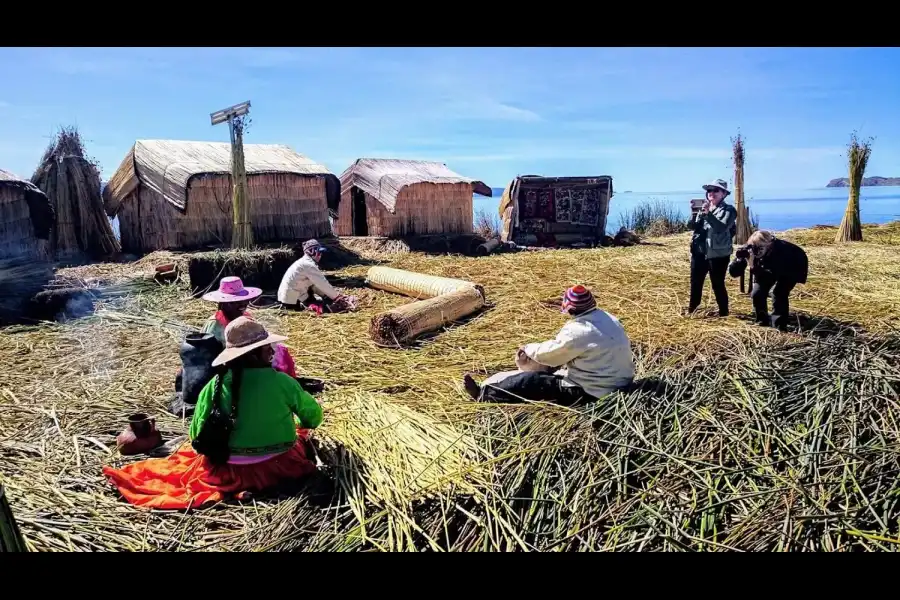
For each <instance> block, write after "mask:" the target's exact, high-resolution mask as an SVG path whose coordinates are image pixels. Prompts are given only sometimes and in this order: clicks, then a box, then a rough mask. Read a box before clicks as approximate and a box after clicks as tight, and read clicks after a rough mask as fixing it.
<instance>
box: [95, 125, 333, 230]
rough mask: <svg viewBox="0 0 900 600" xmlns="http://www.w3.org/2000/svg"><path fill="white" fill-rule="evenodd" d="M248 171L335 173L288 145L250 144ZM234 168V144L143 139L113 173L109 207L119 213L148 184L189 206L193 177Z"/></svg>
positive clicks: (246, 148)
mask: <svg viewBox="0 0 900 600" xmlns="http://www.w3.org/2000/svg"><path fill="white" fill-rule="evenodd" d="M244 166H245V168H246V170H247V175H255V174H260V173H292V174H296V175H332V173H331V172H330V171H329V170H328V169H327V168H326V167H325V166H323V165H320V164H318V163H317V162H315V161H313V160H311V159H309V158H307V157H305V156H303V155H302V154H298V153H297V152H295V151H294V150H292V149H291V148H290V147H289V146H285V145H282V144H244ZM229 173H231V144H228V143H225V142H185V141H179V140H138V141H137V142H135V144H134V146H133V147H132V148H131V150H130V151H129V152H128V155H127V156H126V157H125V160H123V161H122V164H121V165H119V168H118V169H117V170H116V172H115V173H114V174H113V176H112V177H110V179H109V182H108V183H107V186H106V189H105V190H104V192H103V200H104V205H105V207H106V212H107V214H109V215H110V216H113V215H115V214H116V213H118V212H119V208H120V205H121V203H122V201H123V200H124V199H125V198H126V197H127V196H128V194H130V193H131V192H132V191H134V189H135V188H136V187H137V186H138V183H143V184H144V185H146V186H147V187H148V188H150V189H151V190H153V191H155V192H157V193H159V194H161V195H162V196H163V197H164V198H165V199H166V200H167V201H168V202H169V203H170V204H172V206H174V207H175V208H177V209H178V210H181V211H184V210H185V206H186V203H187V188H188V185H189V184H190V181H191V179H192V178H193V177H197V176H199V175H220V174H229Z"/></svg>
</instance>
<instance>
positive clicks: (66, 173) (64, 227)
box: [31, 127, 121, 257]
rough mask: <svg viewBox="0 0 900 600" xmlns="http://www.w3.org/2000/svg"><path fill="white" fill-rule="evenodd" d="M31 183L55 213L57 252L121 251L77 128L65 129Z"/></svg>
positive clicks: (95, 171)
mask: <svg viewBox="0 0 900 600" xmlns="http://www.w3.org/2000/svg"><path fill="white" fill-rule="evenodd" d="M31 181H32V183H34V184H35V185H36V186H37V187H39V188H40V189H41V190H42V191H43V192H44V193H45V194H47V197H48V198H49V199H50V202H51V204H52V205H53V208H54V210H55V212H56V227H55V228H54V233H53V246H54V251H55V252H59V253H61V254H63V255H65V254H71V253H79V252H84V253H86V254H88V255H90V256H94V257H100V256H108V255H112V254H116V253H118V252H121V247H120V245H119V242H118V240H117V239H116V236H115V234H114V233H113V229H112V225H111V224H110V222H109V219H108V218H107V217H106V212H105V211H104V208H103V199H102V197H101V194H100V170H99V169H98V168H97V166H96V164H95V163H94V162H93V161H92V160H91V159H89V158H88V157H87V156H86V154H85V150H84V144H83V143H82V140H81V136H80V135H79V133H78V130H77V129H76V128H75V127H64V128H62V129H61V130H60V131H59V133H58V134H57V136H56V139H55V140H54V141H53V142H52V143H51V144H50V145H49V146H48V147H47V149H46V150H45V151H44V156H43V157H42V158H41V163H40V165H39V166H38V168H37V170H36V171H35V172H34V175H32V177H31Z"/></svg>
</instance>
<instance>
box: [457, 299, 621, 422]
mask: <svg viewBox="0 0 900 600" xmlns="http://www.w3.org/2000/svg"><path fill="white" fill-rule="evenodd" d="M562 311H563V312H564V313H566V314H568V315H569V316H570V317H572V320H570V321H569V322H568V323H566V324H565V325H564V326H563V328H562V329H561V330H560V332H559V334H558V335H557V336H556V339H553V340H550V341H547V342H542V343H539V344H528V345H527V346H525V347H524V348H521V349H519V351H518V352H517V353H516V366H517V367H519V370H518V371H506V372H503V373H497V374H496V375H493V376H491V377H489V378H487V379H486V380H484V382H482V384H481V385H479V384H478V383H476V382H475V380H474V379H473V378H472V376H471V375H466V376H465V378H464V380H463V383H464V385H465V388H466V391H467V392H468V393H469V395H470V396H472V398H474V399H476V400H488V401H495V402H521V401H522V400H546V401H550V402H556V403H558V404H562V405H566V406H570V405H572V404H576V403H578V402H582V401H588V400H595V399H597V398H601V397H603V396H606V395H607V394H610V393H612V392H614V391H616V390H619V389H623V388H627V387H628V386H630V385H631V384H632V382H633V381H634V359H633V357H632V354H631V343H630V341H629V340H628V335H626V333H625V329H624V328H623V327H622V324H621V323H619V321H618V319H616V318H615V317H614V316H612V315H610V314H609V313H607V312H606V311H603V310H600V309H599V308H597V303H596V301H595V300H594V296H593V294H591V292H590V290H588V289H587V288H585V287H584V286H581V285H578V286H575V287H573V288H570V289H568V290H567V291H566V293H565V295H564V296H563V302H562Z"/></svg>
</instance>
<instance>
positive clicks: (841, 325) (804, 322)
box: [735, 312, 866, 339]
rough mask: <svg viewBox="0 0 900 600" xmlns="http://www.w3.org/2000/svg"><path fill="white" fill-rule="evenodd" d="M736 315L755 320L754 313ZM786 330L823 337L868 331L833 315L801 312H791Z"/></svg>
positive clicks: (750, 320)
mask: <svg viewBox="0 0 900 600" xmlns="http://www.w3.org/2000/svg"><path fill="white" fill-rule="evenodd" d="M735 316H736V317H737V318H738V319H740V320H742V321H747V322H751V323H752V322H754V317H753V315H735ZM785 331H786V332H788V333H796V334H800V335H806V336H810V337H815V338H822V339H824V338H830V337H835V336H840V337H847V336H857V335H861V334H864V333H866V330H865V328H864V327H863V326H862V325H860V324H859V323H856V322H853V321H842V320H840V319H834V318H832V317H827V316H821V315H810V314H808V313H800V312H798V313H792V314H791V316H790V319H789V320H788V324H787V328H786V330H785Z"/></svg>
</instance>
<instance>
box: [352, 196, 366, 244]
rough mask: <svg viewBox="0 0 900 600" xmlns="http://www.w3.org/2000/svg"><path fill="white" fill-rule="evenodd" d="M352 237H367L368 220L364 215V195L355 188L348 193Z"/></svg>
mask: <svg viewBox="0 0 900 600" xmlns="http://www.w3.org/2000/svg"><path fill="white" fill-rule="evenodd" d="M350 195H351V207H350V208H351V213H352V215H351V217H352V219H353V235H358V236H363V237H364V236H367V235H369V220H368V218H367V217H368V215H366V193H365V192H364V191H362V190H361V189H359V188H358V187H356V186H353V189H352V190H351V191H350Z"/></svg>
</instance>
